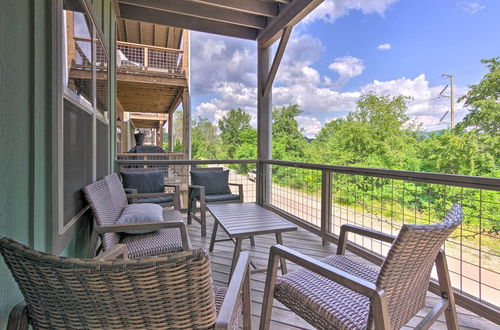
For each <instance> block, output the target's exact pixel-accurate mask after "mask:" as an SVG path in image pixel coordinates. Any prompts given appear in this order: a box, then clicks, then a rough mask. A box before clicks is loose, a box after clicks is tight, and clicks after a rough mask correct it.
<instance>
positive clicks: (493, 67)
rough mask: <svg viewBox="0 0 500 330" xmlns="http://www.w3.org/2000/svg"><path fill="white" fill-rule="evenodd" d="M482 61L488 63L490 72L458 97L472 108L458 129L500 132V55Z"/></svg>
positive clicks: (490, 132) (491, 132)
mask: <svg viewBox="0 0 500 330" xmlns="http://www.w3.org/2000/svg"><path fill="white" fill-rule="evenodd" d="M481 63H484V64H486V66H487V67H488V69H489V72H488V73H487V74H486V75H485V76H484V77H483V79H482V80H481V81H480V82H479V84H477V85H471V86H469V88H470V89H469V91H468V92H467V94H465V95H464V96H462V97H461V98H459V99H458V101H462V100H464V101H465V103H464V104H465V106H466V107H467V108H469V109H470V110H469V113H468V114H467V115H466V116H465V118H464V120H463V121H462V122H461V123H460V124H458V125H457V130H458V131H464V130H466V129H477V130H479V131H480V132H482V133H489V134H500V57H496V58H492V59H484V60H481Z"/></svg>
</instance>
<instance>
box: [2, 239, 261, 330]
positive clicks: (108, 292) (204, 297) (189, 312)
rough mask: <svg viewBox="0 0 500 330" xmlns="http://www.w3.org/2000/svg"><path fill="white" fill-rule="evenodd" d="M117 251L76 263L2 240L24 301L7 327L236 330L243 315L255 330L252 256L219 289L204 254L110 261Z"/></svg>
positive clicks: (242, 259) (243, 259) (245, 255)
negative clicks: (251, 282)
mask: <svg viewBox="0 0 500 330" xmlns="http://www.w3.org/2000/svg"><path fill="white" fill-rule="evenodd" d="M117 247H120V245H118V246H115V247H114V248H113V249H111V250H110V251H113V250H115V249H116V248H117ZM110 251H107V252H106V254H107V255H105V256H104V257H102V258H96V259H93V260H92V259H88V260H84V259H74V258H65V257H58V256H55V255H51V254H46V253H42V252H38V251H35V250H32V249H31V248H29V247H27V246H25V245H22V244H19V243H17V242H15V241H13V240H10V239H7V238H2V239H0V253H1V254H2V256H3V258H4V260H5V263H6V264H7V266H8V267H9V269H10V271H11V272H12V275H13V276H14V279H15V280H16V282H17V284H18V286H19V288H20V290H21V292H22V294H23V296H24V301H23V302H21V303H19V304H18V305H16V306H15V307H14V308H13V309H12V310H11V313H10V316H9V321H8V325H7V329H18V330H20V329H28V327H29V325H32V326H33V328H34V329H61V328H64V329H160V328H161V329H167V328H168V329H200V328H216V329H233V328H238V327H239V320H240V316H241V314H242V313H243V325H244V328H245V329H250V315H251V314H250V277H249V276H250V269H249V256H248V253H242V254H241V256H240V259H239V260H238V265H237V272H235V274H234V275H233V277H232V279H231V282H230V283H229V286H228V288H223V287H216V286H213V285H212V276H211V270H210V260H209V258H208V255H207V253H206V252H205V251H204V250H201V249H199V250H191V251H184V252H177V253H172V254H169V255H165V256H161V257H148V258H144V259H136V260H127V259H125V260H118V259H116V260H109V259H111V258H114V257H116V255H117V254H120V253H115V252H113V253H111V252H110ZM122 251H123V250H122ZM125 255H126V249H125Z"/></svg>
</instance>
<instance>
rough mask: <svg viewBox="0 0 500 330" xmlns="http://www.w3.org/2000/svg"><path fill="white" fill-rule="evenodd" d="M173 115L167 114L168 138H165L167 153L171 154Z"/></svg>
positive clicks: (172, 147) (172, 149)
mask: <svg viewBox="0 0 500 330" xmlns="http://www.w3.org/2000/svg"><path fill="white" fill-rule="evenodd" d="M173 121H174V113H173V112H171V113H169V114H168V136H167V139H168V141H167V142H168V150H167V151H168V152H173V151H174V146H173V144H174V132H173V129H174V123H173Z"/></svg>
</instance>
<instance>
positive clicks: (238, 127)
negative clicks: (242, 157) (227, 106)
mask: <svg viewBox="0 0 500 330" xmlns="http://www.w3.org/2000/svg"><path fill="white" fill-rule="evenodd" d="M250 119H251V117H250V115H249V114H248V113H246V112H245V111H243V110H242V109H240V108H237V109H231V110H230V111H229V112H228V113H227V115H225V116H224V117H223V118H222V119H221V120H219V122H218V126H219V130H220V132H221V133H220V136H221V138H222V142H223V144H224V150H225V152H226V154H227V157H228V158H229V159H234V158H235V152H236V149H237V148H238V146H239V145H240V144H241V143H242V142H243V141H242V135H244V134H246V133H244V132H245V131H248V130H253V128H252V126H251V125H250ZM255 144H256V141H255Z"/></svg>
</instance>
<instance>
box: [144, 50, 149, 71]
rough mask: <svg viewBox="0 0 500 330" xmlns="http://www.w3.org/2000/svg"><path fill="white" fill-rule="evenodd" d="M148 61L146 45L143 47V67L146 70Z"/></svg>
mask: <svg viewBox="0 0 500 330" xmlns="http://www.w3.org/2000/svg"><path fill="white" fill-rule="evenodd" d="M148 62H149V49H148V47H144V68H145V69H146V70H147V69H148V66H149V65H148Z"/></svg>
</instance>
